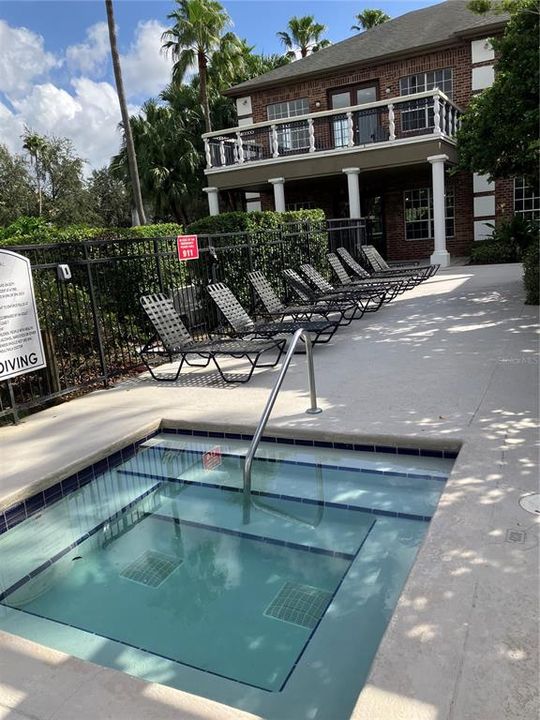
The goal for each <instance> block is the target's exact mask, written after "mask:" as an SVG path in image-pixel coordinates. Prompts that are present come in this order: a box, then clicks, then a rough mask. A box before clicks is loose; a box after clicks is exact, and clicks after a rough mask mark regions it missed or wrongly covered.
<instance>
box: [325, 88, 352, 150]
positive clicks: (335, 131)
mask: <svg viewBox="0 0 540 720" xmlns="http://www.w3.org/2000/svg"><path fill="white" fill-rule="evenodd" d="M352 104H353V103H352V102H351V91H350V90H345V91H344V92H333V93H332V94H331V95H330V109H331V110H339V108H346V107H349V106H350V105H352ZM332 140H333V144H334V147H335V148H341V147H347V145H348V144H349V131H348V126H347V118H346V116H345V115H337V116H336V118H335V119H334V120H332Z"/></svg>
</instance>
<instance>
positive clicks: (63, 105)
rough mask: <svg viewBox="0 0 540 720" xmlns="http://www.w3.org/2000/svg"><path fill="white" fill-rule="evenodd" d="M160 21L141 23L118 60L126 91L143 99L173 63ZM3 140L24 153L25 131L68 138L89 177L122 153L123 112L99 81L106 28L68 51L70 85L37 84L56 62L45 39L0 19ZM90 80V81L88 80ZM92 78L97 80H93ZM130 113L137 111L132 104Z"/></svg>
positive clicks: (165, 76) (162, 80)
mask: <svg viewBox="0 0 540 720" xmlns="http://www.w3.org/2000/svg"><path fill="white" fill-rule="evenodd" d="M164 30H165V27H164V26H162V25H161V24H160V23H159V22H157V21H156V20H149V21H146V22H141V23H139V25H138V26H137V28H136V30H135V36H134V39H133V43H132V44H131V46H130V48H129V49H128V51H127V53H125V54H124V55H123V56H122V57H121V62H122V70H123V74H124V82H125V85H126V93H127V95H128V97H131V98H134V97H135V98H139V97H140V98H141V99H142V98H146V97H149V96H150V95H156V94H157V93H159V92H160V91H161V90H162V89H163V88H164V87H165V85H166V84H167V83H168V82H169V80H170V76H171V67H172V61H171V60H170V59H168V58H165V57H164V56H163V55H162V53H161V34H162V32H163V31H164ZM0 48H1V50H0V93H1V92H3V93H4V95H5V98H6V99H7V103H4V104H3V103H2V102H1V96H0V142H2V143H5V144H6V145H7V146H8V148H9V149H10V150H11V151H12V152H21V148H22V141H21V135H22V134H23V132H24V127H25V126H27V127H29V128H31V129H32V130H33V131H35V132H38V133H42V134H45V135H54V136H56V137H67V138H69V139H70V140H71V141H72V142H73V144H74V146H75V150H76V152H77V153H78V154H79V155H80V156H81V157H83V158H84V159H85V160H87V161H88V165H87V166H86V172H89V171H90V169H91V168H97V167H101V166H102V165H105V164H107V163H108V162H109V161H110V159H111V156H112V155H114V154H116V153H117V152H118V150H119V149H120V143H121V133H120V131H119V130H118V124H119V122H120V108H119V105H118V98H117V95H116V89H115V88H114V86H113V85H112V83H111V82H105V81H101V82H99V81H98V79H97V78H98V77H99V76H100V73H103V71H104V70H105V69H106V63H107V62H108V56H109V52H110V50H109V39H108V31H107V25H106V23H97V24H96V25H93V26H91V27H90V28H89V29H88V31H87V35H86V40H85V42H83V43H81V44H79V45H71V46H70V47H68V48H67V50H66V52H65V67H67V69H68V70H70V71H71V73H72V75H78V74H79V73H80V75H79V76H78V77H77V76H76V77H75V78H74V79H72V80H71V82H70V85H69V86H67V87H59V86H58V85H55V84H54V83H52V82H43V81H41V82H36V80H38V79H39V78H40V76H43V75H44V74H45V73H46V72H48V71H49V70H50V69H51V68H53V67H55V66H58V65H59V64H60V63H59V61H58V60H57V59H56V58H55V57H54V56H53V55H51V54H50V53H47V52H45V50H44V42H43V38H42V37H41V36H39V35H36V34H35V33H32V32H31V31H29V30H26V29H25V28H10V27H9V26H8V25H7V24H6V23H4V22H3V21H0ZM89 76H90V77H89ZM91 76H94V77H93V78H92V77H91ZM128 109H129V112H130V114H134V113H136V112H137V111H138V107H137V106H134V105H131V106H130V107H129V108H128Z"/></svg>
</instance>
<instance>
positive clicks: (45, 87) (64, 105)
mask: <svg viewBox="0 0 540 720" xmlns="http://www.w3.org/2000/svg"><path fill="white" fill-rule="evenodd" d="M72 85H73V89H74V92H73V93H71V92H67V91H66V90H63V89H62V88H59V87H57V86H56V85H53V84H52V83H45V84H42V85H35V86H34V87H33V88H32V92H30V93H29V94H28V95H26V96H25V97H24V98H21V99H18V100H13V101H12V102H13V107H14V109H15V112H14V113H10V111H9V110H8V109H7V108H6V107H5V106H1V105H0V135H2V137H7V138H8V146H9V147H10V148H11V149H12V150H17V151H20V147H21V141H20V135H21V133H22V131H23V128H24V125H27V126H28V127H31V128H32V130H35V131H36V132H39V133H43V134H46V135H55V136H57V137H68V138H70V139H71V140H72V142H73V144H74V146H75V149H76V151H77V153H78V154H79V155H80V156H81V157H83V158H84V159H85V160H87V161H88V163H89V165H88V166H87V172H89V170H90V169H91V168H97V167H101V166H102V165H105V164H107V163H108V162H109V161H110V158H111V156H112V155H113V154H115V153H117V152H118V150H119V148H120V142H121V134H120V132H119V130H118V123H119V122H120V108H119V106H118V99H117V96H116V91H115V89H114V88H113V87H112V85H111V84H110V83H106V82H95V81H93V80H90V79H88V78H78V79H76V80H73V81H72ZM2 108H3V109H2ZM129 111H130V113H134V112H136V111H137V108H136V107H130V108H129Z"/></svg>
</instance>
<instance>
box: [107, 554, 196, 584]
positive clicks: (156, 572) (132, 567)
mask: <svg viewBox="0 0 540 720" xmlns="http://www.w3.org/2000/svg"><path fill="white" fill-rule="evenodd" d="M181 564H182V560H179V559H178V558H173V557H168V556H167V555H163V553H160V552H154V551H153V550H148V551H147V552H145V553H143V554H142V555H140V556H139V557H138V558H137V559H136V560H134V561H133V562H132V563H130V564H129V565H128V566H127V567H125V568H124V569H123V570H122V572H121V573H120V575H121V576H122V577H124V578H126V579H127V580H132V581H133V582H136V583H140V584H141V585H146V586H147V587H152V588H157V587H159V586H160V585H161V584H162V583H164V582H165V580H166V579H167V578H168V577H169V575H170V574H171V573H172V572H174V570H176V568H177V567H180V565H181Z"/></svg>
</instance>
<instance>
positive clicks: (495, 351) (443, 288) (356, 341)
mask: <svg viewBox="0 0 540 720" xmlns="http://www.w3.org/2000/svg"><path fill="white" fill-rule="evenodd" d="M521 272H522V271H521V267H520V266H517V265H500V266H483V267H451V268H449V269H447V270H446V271H444V272H440V273H439V274H438V275H437V276H435V278H432V279H431V280H430V281H429V282H428V283H425V284H424V285H423V286H422V287H420V288H417V289H416V290H414V291H411V292H409V293H406V294H405V295H404V296H402V297H400V298H399V299H398V300H397V301H395V302H393V303H392V304H391V305H390V306H385V307H384V308H383V309H382V310H381V311H380V312H378V313H376V314H375V315H369V316H366V318H364V319H363V320H361V321H359V322H356V323H353V325H352V326H350V327H349V328H348V329H345V330H341V331H340V332H339V334H338V335H337V336H336V338H335V340H334V342H333V343H332V344H331V345H330V346H327V347H325V346H322V347H319V348H317V350H316V358H315V360H316V371H317V385H318V391H319V395H320V399H321V405H322V407H323V408H324V412H323V413H322V414H321V415H318V416H309V415H305V414H304V412H303V410H304V409H305V408H306V407H307V403H308V400H307V394H306V390H305V369H304V359H303V357H302V356H298V357H297V358H296V360H295V362H294V364H293V366H291V369H290V372H289V374H288V376H287V379H286V382H285V385H284V388H283V392H282V394H281V395H280V398H279V400H278V403H277V405H276V408H275V411H274V413H273V416H272V418H271V420H270V423H269V430H272V431H274V432H280V433H289V434H293V435H295V436H297V437H301V436H303V435H306V436H311V437H313V436H333V437H335V436H343V437H350V436H354V437H355V438H357V439H358V441H359V442H361V441H362V440H360V438H362V439H368V438H376V439H378V440H381V439H382V440H384V439H388V438H389V437H391V438H392V441H393V442H394V443H395V442H396V439H399V441H400V442H402V443H403V444H409V445H410V444H411V443H412V444H413V445H416V446H418V445H423V446H429V445H434V446H436V447H444V446H445V445H446V446H448V445H450V444H451V445H454V444H455V443H456V442H460V443H462V444H463V446H462V450H461V452H460V455H459V457H458V459H457V461H456V464H455V466H454V470H453V472H452V475H451V477H450V480H449V482H448V484H447V486H446V490H445V493H444V494H443V497H442V499H441V502H440V505H439V509H438V511H437V513H436V515H435V517H434V519H433V521H432V523H431V526H430V530H429V533H428V536H427V539H426V541H425V543H424V545H423V547H422V549H421V551H420V553H419V555H418V559H417V562H416V564H415V566H414V568H413V570H412V572H411V575H410V577H409V579H408V581H407V584H406V586H405V589H404V592H403V594H402V596H401V598H400V601H399V604H398V606H397V608H396V611H395V613H394V616H393V618H392V620H391V623H390V625H389V627H388V630H387V632H386V634H385V637H384V639H383V642H382V643H381V646H380V649H379V652H378V654H377V657H376V660H375V662H374V665H373V668H372V672H371V675H370V678H369V680H368V682H367V684H366V686H365V688H364V690H363V692H362V693H361V695H360V697H359V700H358V703H357V706H356V709H355V711H354V714H353V717H354V718H355V719H362V720H498V719H499V718H508V719H510V718H511V719H512V720H529V718H534V717H536V716H537V709H538V704H537V703H538V698H537V694H536V693H537V687H536V686H537V679H538V655H537V650H538V647H537V637H538V636H537V620H538V618H537V609H538V602H537V600H538V517H535V516H533V515H531V514H529V513H527V512H525V511H524V510H522V509H521V507H520V506H519V504H518V501H519V498H520V497H521V496H522V495H524V494H526V493H529V492H532V491H535V490H537V486H538V474H537V464H536V463H537V453H536V450H535V442H536V440H537V435H538V430H537V428H538V425H537V416H538V394H537V378H538V364H537V362H538V359H537V355H536V348H537V341H536V332H537V322H538V315H537V308H532V307H527V306H525V305H524V304H523V290H522V285H521ZM275 377H276V372H275V371H270V372H263V373H260V374H258V375H257V376H256V377H255V378H254V379H253V381H252V382H251V383H250V384H249V385H248V386H240V387H239V386H236V387H230V386H225V387H222V384H221V383H220V382H219V381H218V380H217V378H216V375H215V373H208V372H205V371H198V372H190V373H189V374H186V375H185V376H183V377H182V378H181V379H180V381H179V382H178V383H177V384H176V385H177V387H176V388H174V389H171V387H170V386H167V387H163V386H159V387H156V385H155V384H154V383H153V382H151V381H149V380H147V379H137V380H134V381H131V382H129V383H125V384H123V385H119V386H117V387H116V388H113V389H110V390H107V391H100V392H96V393H93V394H91V395H88V396H86V397H83V398H80V399H78V400H74V401H72V402H69V403H65V404H64V405H60V406H58V407H55V408H52V409H50V410H47V411H44V412H42V413H39V414H37V415H35V416H33V417H31V418H29V419H28V420H26V421H25V422H24V423H23V424H21V425H20V426H19V427H9V428H2V429H0V446H1V453H2V467H1V470H0V507H1V506H2V505H4V506H6V505H8V504H11V503H13V502H14V501H15V500H17V499H19V498H22V497H25V496H28V495H29V494H31V493H32V492H33V489H35V484H36V482H39V483H41V484H42V485H47V484H52V482H53V481H55V480H56V479H58V478H60V477H63V476H67V475H69V474H70V473H71V472H73V471H74V470H76V469H79V468H81V467H84V466H85V465H87V464H88V463H89V462H92V461H94V460H96V459H98V458H99V457H101V456H104V455H107V454H108V453H109V452H110V449H111V447H112V446H116V447H121V446H122V445H124V444H125V442H126V439H127V438H128V437H136V436H138V435H142V434H143V431H144V430H147V429H150V428H153V427H157V426H158V424H159V422H160V421H161V420H166V421H169V422H172V423H176V424H184V425H187V426H191V427H196V426H204V427H209V426H216V427H220V428H221V429H222V428H223V427H224V426H226V427H227V428H228V429H231V428H233V427H235V426H236V427H241V428H243V429H245V431H246V432H249V431H252V430H253V428H254V426H255V424H256V422H257V420H258V418H259V415H260V413H261V410H262V407H263V405H264V402H265V399H266V397H267V395H268V391H269V388H270V387H271V384H272V383H273V381H274V379H275ZM6 458H9V462H7V461H6ZM509 530H510V531H511V530H518V531H520V532H522V533H525V536H524V538H523V542H509V539H510V538H512V537H514V535H512V534H510V535H509V534H508V531H509ZM520 537H523V536H522V535H521V536H520ZM0 668H2V671H1V673H0V719H1V718H10V720H16V718H19V717H21V718H26V717H32V718H40V719H41V718H55V719H57V718H58V719H59V718H75V717H76V718H78V720H83V718H92V719H94V718H105V717H110V718H114V720H123V718H126V720H127V719H128V718H129V719H130V720H137V719H138V718H141V719H142V718H145V719H147V718H159V719H165V718H169V717H171V718H172V717H176V718H184V717H185V718H197V719H198V720H202V718H221V717H230V718H233V717H234V718H240V717H243V716H242V714H241V713H240V712H239V711H237V710H235V709H232V708H226V707H223V706H219V705H217V704H216V703H212V702H210V701H207V700H204V699H202V698H197V697H194V696H190V695H187V694H186V693H181V692H178V691H175V690H172V689H170V688H166V687H163V686H159V685H155V684H149V683H145V682H143V681H141V680H138V679H135V678H131V677H128V676H127V675H123V674H122V673H119V672H116V671H114V670H109V669H104V668H99V667H98V666H95V665H91V664H90V663H85V662H83V661H80V660H77V659H74V658H69V657H67V656H65V655H62V654H61V653H58V652H55V651H52V650H49V649H46V648H44V647H41V646H39V645H36V644H34V643H31V642H28V641H26V640H22V639H20V638H16V637H14V636H9V635H7V634H5V633H4V634H0ZM245 717H247V715H245ZM284 720H289V719H287V718H284ZM290 720H303V719H300V718H298V719H297V718H294V719H293V718H291V719H290ZM322 720H342V719H341V718H332V719H326V718H325V719H322ZM343 720H345V719H343Z"/></svg>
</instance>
